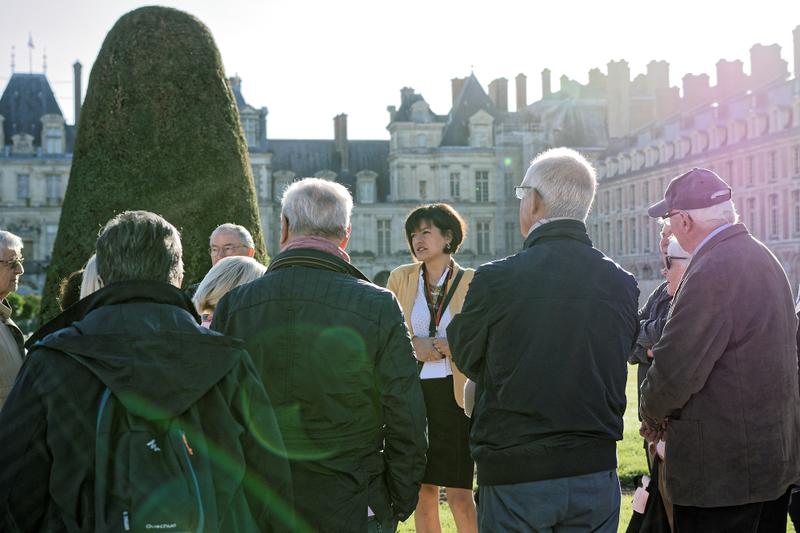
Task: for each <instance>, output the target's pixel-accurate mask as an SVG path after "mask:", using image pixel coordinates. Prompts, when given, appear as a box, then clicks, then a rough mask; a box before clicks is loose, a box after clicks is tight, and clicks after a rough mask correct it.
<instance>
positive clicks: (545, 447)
mask: <svg viewBox="0 0 800 533" xmlns="http://www.w3.org/2000/svg"><path fill="white" fill-rule="evenodd" d="M596 186H597V181H596V178H595V172H594V169H593V168H592V167H591V165H590V164H589V163H588V162H587V161H586V159H584V158H583V157H582V156H581V155H580V154H578V153H577V152H575V151H573V150H568V149H564V148H558V149H554V150H550V151H547V152H545V153H543V154H541V155H539V156H538V157H537V158H536V159H535V160H534V161H533V162H532V163H531V166H530V168H528V171H527V173H526V174H525V178H524V179H523V180H522V184H521V185H520V186H519V187H517V188H516V193H517V197H518V198H519V199H520V200H521V203H520V207H519V221H520V230H521V231H522V234H523V235H524V236H526V240H525V245H524V249H523V250H522V251H521V252H519V253H518V254H516V255H513V256H511V257H508V258H506V259H502V260H499V261H494V262H492V263H487V264H485V265H483V266H481V267H480V268H479V269H478V270H477V272H476V274H475V278H474V279H473V281H472V283H471V284H470V288H469V292H468V293H467V298H466V302H465V303H464V308H463V310H462V312H461V313H460V314H458V315H456V317H455V318H454V319H453V321H452V322H451V323H450V326H449V327H448V328H447V338H448V341H449V342H450V348H451V351H452V353H453V360H454V362H455V364H456V366H458V368H459V369H460V370H461V371H462V372H463V373H464V374H466V375H467V376H468V377H469V378H470V379H471V380H472V381H474V382H475V383H476V384H477V385H476V393H475V407H474V410H473V415H472V429H471V433H470V448H471V452H472V456H473V458H474V459H475V462H476V464H477V470H478V485H479V486H480V498H479V501H478V525H479V528H480V530H481V531H553V530H555V531H559V530H561V529H564V530H567V529H570V530H574V531H600V532H609V533H610V532H616V531H617V526H618V522H619V506H620V487H619V480H618V478H617V473H616V467H617V457H616V441H618V440H621V439H622V415H623V413H624V412H625V405H626V402H625V381H626V374H627V355H628V352H630V350H631V348H632V346H633V343H634V340H635V338H636V331H637V328H638V317H637V299H638V295H639V290H638V288H637V286H636V281H635V280H634V279H633V276H631V275H630V274H629V273H627V272H625V271H624V270H622V268H620V267H619V266H618V265H617V264H615V263H614V262H613V261H611V260H609V259H608V258H607V257H606V256H605V255H603V253H602V252H600V251H599V250H597V249H595V248H593V247H592V242H591V240H590V239H589V236H588V235H587V233H586V225H585V220H586V216H587V214H588V212H589V207H590V206H591V204H592V201H593V199H594V195H595V189H596Z"/></svg>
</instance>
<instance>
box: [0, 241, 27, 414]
mask: <svg viewBox="0 0 800 533" xmlns="http://www.w3.org/2000/svg"><path fill="white" fill-rule="evenodd" d="M23 261H24V259H23V258H22V240H21V239H20V238H19V237H17V236H16V235H14V234H13V233H10V232H8V231H0V409H2V407H3V403H5V401H6V397H7V396H8V393H9V392H10V391H11V387H12V386H13V385H14V379H15V378H16V377H17V373H18V372H19V369H20V367H21V366H22V356H23V355H24V353H25V350H24V348H23V343H24V337H23V336H22V331H20V329H19V327H18V326H17V325H16V324H15V323H14V321H13V320H11V311H12V309H11V305H9V303H8V301H7V300H6V297H7V296H8V295H9V294H11V293H12V292H14V291H16V290H17V286H18V285H19V277H20V276H21V275H22V274H24V273H25V269H24V268H22V262H23Z"/></svg>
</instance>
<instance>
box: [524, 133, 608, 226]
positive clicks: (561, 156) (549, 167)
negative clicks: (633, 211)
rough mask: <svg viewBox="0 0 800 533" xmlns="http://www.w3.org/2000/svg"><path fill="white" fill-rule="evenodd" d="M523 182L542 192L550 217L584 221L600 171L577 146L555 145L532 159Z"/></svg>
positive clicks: (540, 194) (592, 199)
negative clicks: (574, 148) (577, 150)
mask: <svg viewBox="0 0 800 533" xmlns="http://www.w3.org/2000/svg"><path fill="white" fill-rule="evenodd" d="M523 185H527V186H530V187H534V188H535V189H536V190H537V191H538V192H539V196H541V198H542V202H543V203H544V205H545V208H546V213H547V214H546V215H545V216H546V217H547V218H556V217H565V218H574V219H576V220H582V221H585V220H586V216H587V215H588V214H589V208H590V207H591V205H592V202H593V201H594V194H595V191H596V190H597V175H596V173H595V170H594V168H593V167H592V165H591V164H590V163H589V161H587V160H586V158H585V157H583V156H582V155H581V154H579V153H578V152H576V151H575V150H570V149H569V148H553V149H551V150H547V151H546V152H543V153H541V154H539V155H538V156H536V159H534V160H533V161H531V166H530V168H528V171H527V172H526V173H525V179H524V180H523ZM529 194H531V193H530V192H529Z"/></svg>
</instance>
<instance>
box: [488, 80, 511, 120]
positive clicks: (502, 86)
mask: <svg viewBox="0 0 800 533" xmlns="http://www.w3.org/2000/svg"><path fill="white" fill-rule="evenodd" d="M489 98H490V99H491V100H492V103H493V104H494V107H495V109H497V110H498V111H502V112H504V113H505V112H507V111H508V80H507V79H505V78H497V79H496V80H494V81H492V83H490V84H489Z"/></svg>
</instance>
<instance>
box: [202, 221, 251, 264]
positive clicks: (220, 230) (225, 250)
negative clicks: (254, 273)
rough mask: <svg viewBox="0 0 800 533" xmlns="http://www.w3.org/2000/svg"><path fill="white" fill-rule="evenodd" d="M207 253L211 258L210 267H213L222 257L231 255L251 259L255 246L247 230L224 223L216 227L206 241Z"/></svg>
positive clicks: (236, 225)
mask: <svg viewBox="0 0 800 533" xmlns="http://www.w3.org/2000/svg"><path fill="white" fill-rule="evenodd" d="M208 253H209V255H210V256H211V266H214V265H216V264H217V263H218V262H219V260H220V259H222V258H223V257H230V256H232V255H241V256H244V257H253V256H254V255H255V253H256V245H255V241H253V236H252V235H250V232H249V231H247V228H245V227H244V226H240V225H238V224H230V223H226V224H221V225H219V226H217V227H216V229H215V230H214V231H212V232H211V237H210V238H209V239H208Z"/></svg>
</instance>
